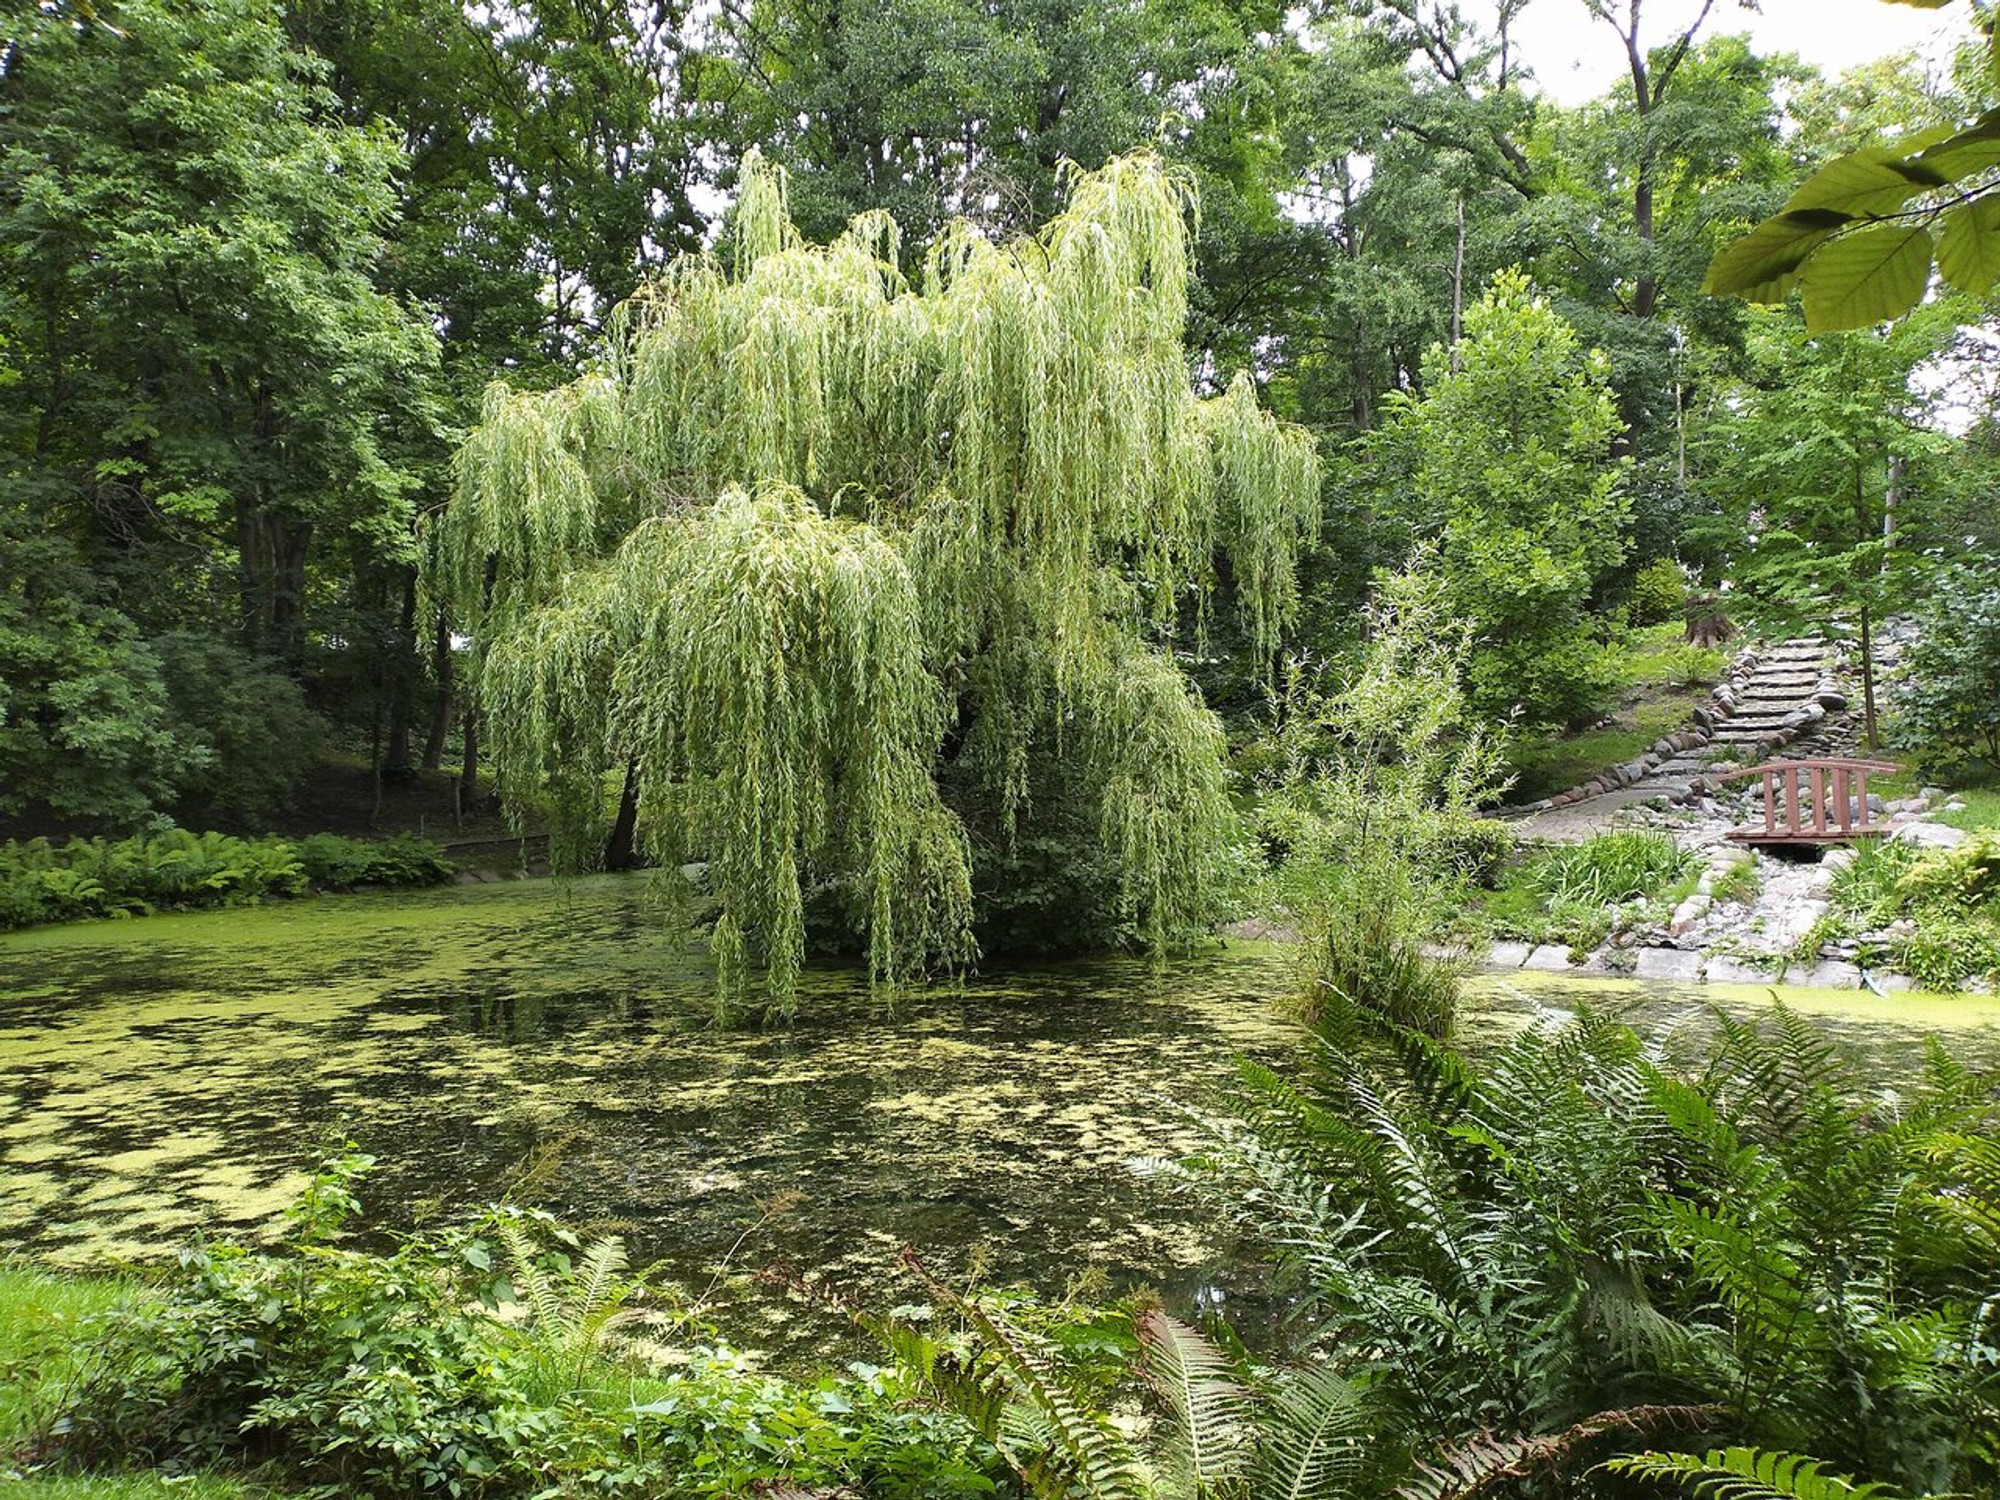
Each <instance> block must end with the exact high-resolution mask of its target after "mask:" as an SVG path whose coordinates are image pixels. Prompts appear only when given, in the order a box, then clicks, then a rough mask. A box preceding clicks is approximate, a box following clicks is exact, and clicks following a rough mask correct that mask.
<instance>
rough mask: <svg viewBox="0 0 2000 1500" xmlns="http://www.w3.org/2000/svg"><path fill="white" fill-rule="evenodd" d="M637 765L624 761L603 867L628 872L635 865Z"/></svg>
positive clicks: (637, 828) (637, 825) (637, 813)
mask: <svg viewBox="0 0 2000 1500" xmlns="http://www.w3.org/2000/svg"><path fill="white" fill-rule="evenodd" d="M638 830H639V762H638V761H637V760H636V759H630V760H627V761H626V762H625V788H624V790H623V791H621V792H620V793H619V794H618V817H617V820H616V821H615V822H613V823H612V825H611V837H610V838H609V839H607V840H606V841H605V845H604V868H605V869H607V870H629V869H631V868H632V867H633V866H634V865H636V864H638V862H639V859H638V852H637V835H638Z"/></svg>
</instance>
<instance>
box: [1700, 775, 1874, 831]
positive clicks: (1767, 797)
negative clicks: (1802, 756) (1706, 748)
mask: <svg viewBox="0 0 2000 1500" xmlns="http://www.w3.org/2000/svg"><path fill="white" fill-rule="evenodd" d="M1902 769H1903V768H1902V767H1901V766H1899V765H1896V764H1895V763H1894V762H1892V761H1886V760H1774V761H1769V762H1767V763H1766V764H1764V765H1761V766H1752V767H1751V768H1750V769H1749V770H1747V771H1735V772H1732V773H1731V774H1729V775H1727V776H1721V777H1718V778H1716V779H1717V780H1719V781H1743V780H1746V779H1747V778H1749V777H1752V776H1761V777H1763V778H1764V821H1763V823H1762V824H1761V825H1758V824H1754V823H1753V824H1751V825H1750V826H1749V827H1746V828H1732V829H1731V830H1730V831H1729V837H1730V838H1732V839H1734V840H1736V842H1737V843H1739V844H1851V843H1854V842H1856V841H1857V840H1860V839H1877V838H1881V837H1882V836H1883V835H1884V834H1886V833H1887V832H1888V831H1889V829H1888V826H1887V825H1886V824H1882V823H1877V822H1876V821H1875V820H1874V814H1873V813H1872V812H1871V811H1870V809H1869V806H1868V778H1869V776H1870V775H1871V774H1875V775H1888V774H1891V773H1894V772H1896V771H1900V770H1902Z"/></svg>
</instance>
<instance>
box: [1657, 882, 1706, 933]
mask: <svg viewBox="0 0 2000 1500" xmlns="http://www.w3.org/2000/svg"><path fill="white" fill-rule="evenodd" d="M1713 904H1714V903H1713V902H1712V901H1711V900H1710V899H1709V897H1708V895H1707V894H1706V893H1705V892H1697V893H1696V894H1695V895H1692V896H1690V897H1688V898H1687V900H1685V901H1683V902H1682V903H1681V904H1680V905H1679V906H1676V907H1675V908H1674V914H1673V916H1672V917H1671V918H1669V919H1668V921H1667V931H1668V932H1670V933H1672V934H1673V935H1674V936H1675V937H1679V936H1680V935H1681V934H1682V933H1684V932H1686V931H1687V930H1688V929H1689V928H1690V927H1692V926H1694V924H1695V923H1697V922H1699V921H1700V920H1701V919H1702V918H1703V917H1705V916H1707V915H1708V909H1709V907H1710V906H1711V905H1713Z"/></svg>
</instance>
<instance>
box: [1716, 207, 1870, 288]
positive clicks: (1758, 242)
mask: <svg viewBox="0 0 2000 1500" xmlns="http://www.w3.org/2000/svg"><path fill="white" fill-rule="evenodd" d="M1845 222H1846V219H1845V217H1844V216H1831V222H1825V221H1823V220H1819V219H1818V216H1815V215H1814V214H1812V213H1810V212H1808V213H1807V214H1805V215H1802V216H1795V215H1792V214H1779V215H1778V216H1777V217H1776V218H1773V219H1766V220H1765V221H1764V222H1763V223H1761V224H1759V225H1758V226H1757V227H1756V228H1755V229H1753V230H1751V231H1750V232H1749V233H1748V234H1746V235H1744V236H1743V237H1742V238H1741V239H1739V240H1737V241H1735V242H1734V243H1733V244H1729V245H1725V246H1724V247H1723V248H1722V249H1721V250H1720V251H1718V252H1717V253H1716V257H1715V259H1714V260H1713V261H1712V262H1711V263H1710V264H1709V268H1708V277H1707V279H1706V280H1705V281H1703V282H1702V288H1701V289H1702V290H1703V291H1704V292H1707V293H1708V294H1709V295H1711V296H1718V295H1721V294H1723V293H1727V292H1736V293H1738V294H1740V295H1741V296H1744V297H1748V298H1749V299H1750V300H1751V301H1752V302H1782V301H1784V300H1785V298H1786V297H1787V296H1788V295H1789V294H1790V293H1791V290H1792V287H1793V285H1794V284H1796V282H1797V281H1798V270H1799V267H1800V266H1801V265H1802V264H1803V263H1804V262H1805V258H1806V257H1807V256H1808V255H1811V254H1812V253H1813V251H1814V250H1816V249H1818V248H1819V247H1820V246H1821V245H1823V244H1825V243H1826V242H1827V241H1828V240H1829V239H1831V238H1832V237H1833V234H1834V231H1835V230H1837V229H1839V228H1840V227H1841V225H1842V224H1843V223H1845Z"/></svg>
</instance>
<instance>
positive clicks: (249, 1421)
mask: <svg viewBox="0 0 2000 1500" xmlns="http://www.w3.org/2000/svg"><path fill="white" fill-rule="evenodd" d="M367 1165H368V1159H367V1158H366V1157H362V1156H359V1155H356V1154H353V1153H351V1152H350V1153H349V1154H348V1155H346V1156H344V1157H341V1158H338V1159H336V1160H334V1161H332V1162H330V1163H329V1164H328V1165H327V1166H326V1167H325V1168H324V1169H322V1170H321V1172H320V1173H319V1174H318V1175H317V1176H316V1178H315V1179H314V1181H313V1183H312V1186H311V1187H310V1189H309V1190H308V1192H307V1194H306V1195H305V1197H304V1199H303V1200H302V1201H301V1203H300V1205H299V1207H298V1208H297V1209H295V1210H294V1213H293V1218H294V1222H295V1229H294V1233H293V1235H292V1238H291V1242H290V1243H289V1244H288V1245H287V1246H286V1247H285V1248H284V1249H283V1250H282V1251H280V1252H277V1253H269V1254H265V1253H257V1252H253V1251H251V1250H248V1249H246V1248H244V1247H242V1246H240V1245H234V1244H228V1243H219V1244H210V1243H204V1244H199V1245H196V1246H195V1247H193V1248H191V1249H190V1250H188V1251H187V1252H186V1253H185V1254H184V1255H183V1256H182V1257H181V1260H180V1262H179V1265H178V1266H177V1267H176V1268H175V1269H174V1270H173V1271H172V1272H170V1273H168V1274H167V1275H166V1277H165V1278H164V1279H163V1280H162V1281H160V1282H159V1283H158V1284H157V1285H153V1286H142V1287H140V1288H138V1289H137V1290H136V1291H135V1293H134V1295H133V1296H132V1298H131V1299H130V1300H129V1301H128V1302H126V1303H125V1304H124V1305H123V1306H120V1307H118V1308H116V1309H114V1310H112V1311H110V1312H108V1313H105V1314H103V1315H100V1316H99V1317H97V1318H95V1319H88V1320H85V1321H84V1322H83V1323H82V1324H81V1325H79V1324H76V1323H71V1324H69V1325H68V1326H67V1327H63V1328H60V1329H59V1330H58V1333H59V1334H60V1340H61V1342H60V1344H59V1346H58V1347H55V1348H52V1349H50V1350H48V1351H46V1357H47V1359H48V1360H49V1361H51V1363H52V1364H61V1365H63V1366H65V1367H66V1368H67V1369H68V1370H69V1371H70V1372H72V1373H69V1374H67V1375H66V1377H65V1378H63V1379H61V1380H58V1381H55V1382H52V1383H50V1385H49V1386H48V1387H47V1388H46V1389H41V1390H34V1391H31V1393H30V1396H29V1398H28V1405H27V1409H26V1410H25V1411H24V1412H22V1413H21V1414H20V1416H19V1417H18V1418H17V1425H18V1426H23V1427H25V1428H26V1429H27V1430H26V1433H25V1434H24V1435H25V1436H26V1437H27V1439H28V1441H29V1445H30V1447H29V1451H31V1452H33V1453H35V1454H37V1455H38V1456H39V1458H40V1460H41V1461H42V1462H43V1463H44V1464H45V1465H47V1466H50V1467H53V1468H57V1469H61V1468H68V1467H74V1466H79V1465H83V1466H97V1465H103V1466H124V1465H129V1464H135V1463H139V1464H147V1465H153V1466H157V1467H163V1468H166V1469H168V1470H169V1471H177V1470H184V1469H188V1468H206V1467H231V1466H254V1467H257V1468H258V1469H260V1470H261V1471H262V1472H266V1473H274V1477H282V1478H284V1479H286V1480H289V1481H295V1482H300V1483H304V1484H307V1485H311V1486H316V1487H324V1489H323V1492H325V1493H330V1494H339V1495H343V1496H356V1497H362V1496H379V1497H391V1496H393V1497H404V1496H411V1495H419V1494H423V1495H450V1496H475V1495H476V1496H480V1497H485V1500H504V1497H516V1496H520V1497H526V1496H548V1495H558V1494H560V1495H584V1494H600V1495H633V1496H666V1495H689V1496H693V1495H742V1494H747V1493H752V1492H754V1491H757V1490H771V1491H772V1492H773V1493H777V1492H781V1491H782V1492H784V1493H793V1494H802V1493H807V1492H812V1493H819V1494H831V1493H834V1492H836V1491H838V1490H839V1487H841V1486H853V1487H854V1490H853V1491H840V1492H841V1493H851V1492H858V1493H865V1494H868V1495H871V1496H880V1497H884V1500H889V1497H900V1496H909V1497H913V1500H914V1497H919V1496H922V1497H938V1500H941V1497H950V1496H959V1495H964V1496H975V1495H984V1494H989V1493H991V1492H992V1490H993V1488H994V1485H993V1476H994V1475H995V1474H997V1473H998V1472H999V1469H1000V1465H999V1460H998V1457H997V1455H996V1454H995V1453H994V1451H993V1450H992V1448H991V1447H990V1446H989V1445H986V1444H984V1443H983V1442H981V1441H980V1439H979V1438H978V1437H977V1435H976V1434H975V1432H974V1431H973V1429H972V1426H971V1424H969V1423H968V1422H967V1421H965V1420H964V1419H963V1418H960V1417H958V1416H956V1415H953V1414H951V1413H948V1412H942V1411H938V1410H935V1409H933V1408H931V1407H929V1406H928V1405H927V1404H926V1403H924V1402H922V1401H920V1400H917V1399H914V1398H915V1397H916V1396H917V1394H918V1392H917V1391H916V1390H915V1389H914V1388H913V1386H912V1385H911V1384H910V1382H909V1381H908V1379H907V1377H906V1376H905V1375H904V1374H903V1373H902V1372H899V1371H896V1370H886V1371H878V1370H873V1369H865V1368H859V1367H857V1369H856V1370H855V1371H853V1372H851V1373H849V1374H844V1375H838V1376H827V1377H824V1378H821V1379H818V1380H809V1381H803V1382H794V1381H788V1380H783V1379H779V1378H777V1377H773V1376H768V1375H763V1374H760V1373H757V1372H756V1371H755V1370H754V1368H753V1367H752V1365H751V1363H750V1362H749V1361H748V1360H747V1359H746V1358H745V1357H744V1356H742V1355H739V1354H737V1353H734V1352H733V1351H731V1350H730V1349H728V1348H727V1347H725V1346H722V1345H720V1344H719V1343H717V1342H715V1340H714V1335H713V1330H710V1329H707V1328H706V1327H705V1326H703V1325H702V1324H701V1322H700V1320H699V1318H698V1316H697V1315H696V1313H695V1310H694V1309H693V1308H692V1307H691V1306H689V1305H687V1304H685V1303H683V1302H682V1301H681V1300H679V1299H678V1298H677V1296H676V1295H675V1293H674V1292H673V1289H672V1288H670V1287H666V1286H661V1285H653V1284H650V1283H649V1281H648V1279H647V1278H646V1277H645V1276H644V1275H639V1274H634V1273H632V1272H631V1271H630V1270H629V1269H628V1268H627V1266H626V1264H625V1260H624V1255H623V1251H622V1247H621V1246H620V1245H619V1243H618V1242H617V1241H616V1240H612V1239H606V1240H600V1241H597V1242H596V1243H593V1244H585V1243H583V1242H581V1241H580V1240H579V1239H578V1238H577V1237H576V1236H575V1235H573V1234H570V1233H569V1232H567V1231H565V1230H564V1229H562V1228H561V1226H559V1225H557V1224H555V1223H554V1222H553V1221H551V1220H549V1219H547V1218H546V1217H544V1216H541V1215H536V1214H531V1213H522V1212H515V1211H511V1210H497V1211H494V1212H493V1213H491V1214H489V1215H488V1216H486V1217H485V1218H484V1219H482V1220H480V1221H478V1222H476V1223H474V1224H472V1225H469V1226H466V1227H462V1228H459V1229H456V1230H453V1231H450V1232H447V1233H444V1234H441V1235H436V1236H432V1237H427V1238H420V1239H411V1240H408V1241H406V1242H404V1243H403V1244H402V1245H401V1246H400V1247H398V1248H396V1249H395V1250H393V1251H391V1252H389V1253H387V1254H371V1253H367V1252H363V1251H359V1250H353V1249H348V1248H344V1247H343V1245H342V1244H341V1243H339V1241H340V1239H341V1236H342V1231H343V1229H344V1227H345V1225H346V1224H347V1222H348V1221H349V1220H350V1218H351V1217H352V1216H353V1215H354V1214H355V1213H356V1211H357V1210H358V1203H357V1201H356V1197H355V1192H354V1189H355V1185H356V1182H357V1179H358V1177H359V1176H360V1174H361V1173H363V1172H364V1171H365V1170H366V1168H367ZM25 1352H26V1353H27V1355H28V1356H29V1357H28V1358H27V1359H26V1360H24V1361H23V1363H24V1366H26V1367H29V1368H32V1367H33V1366H34V1365H35V1364H36V1363H37V1362H38V1361H37V1357H36V1356H37V1351H33V1350H30V1351H25Z"/></svg>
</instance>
